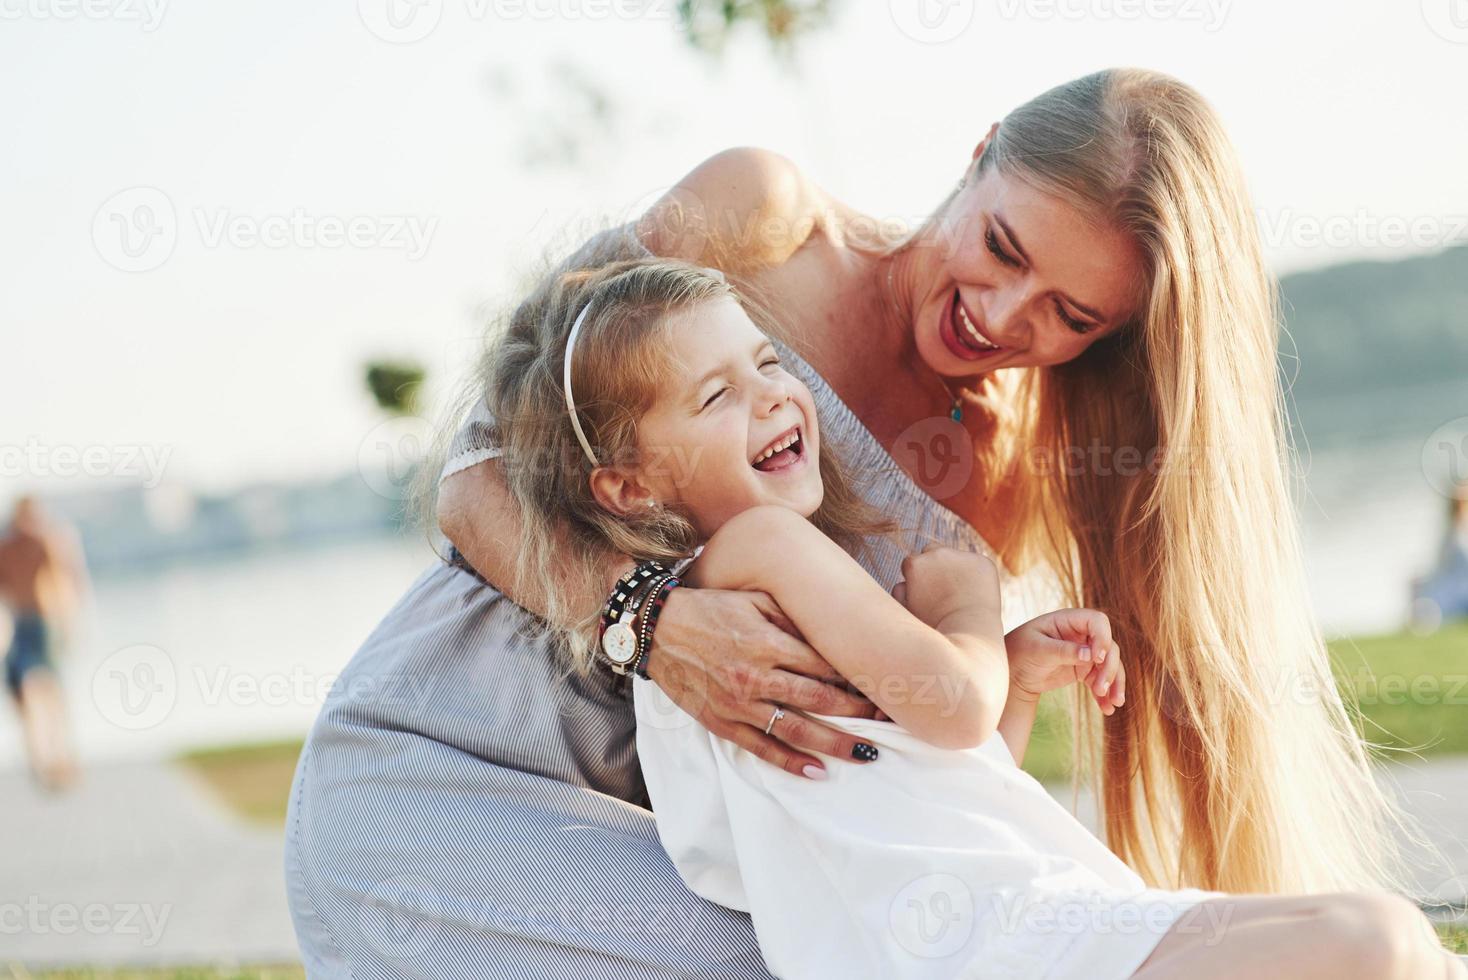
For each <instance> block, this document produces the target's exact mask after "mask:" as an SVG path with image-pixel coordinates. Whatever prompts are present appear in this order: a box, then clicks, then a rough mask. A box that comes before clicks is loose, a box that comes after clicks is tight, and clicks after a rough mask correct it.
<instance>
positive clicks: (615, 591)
mask: <svg viewBox="0 0 1468 980" xmlns="http://www.w3.org/2000/svg"><path fill="white" fill-rule="evenodd" d="M667 570H668V569H667V566H665V565H664V564H663V563H662V562H660V561H657V560H655V559H649V560H647V561H644V562H640V563H638V565H637V567H636V568H634V569H632V571H630V572H628V573H627V574H626V575H623V576H622V577H621V578H620V579H618V580H617V584H616V585H615V586H614V587H613V588H612V594H611V595H610V596H608V597H607V601H606V602H605V603H604V604H603V605H602V607H601V624H600V628H599V629H598V630H597V637H598V638H600V637H601V636H602V635H603V634H605V633H606V631H607V627H608V626H611V625H612V624H613V623H615V622H616V621H617V620H619V619H621V618H622V609H623V607H625V606H626V604H627V600H628V599H630V598H632V597H633V596H635V595H636V594H637V593H638V591H639V590H640V589H641V588H642V587H643V586H644V585H646V584H647V583H648V581H649V580H650V579H652V578H653V577H654V576H656V575H659V574H661V573H663V572H666V571H667Z"/></svg>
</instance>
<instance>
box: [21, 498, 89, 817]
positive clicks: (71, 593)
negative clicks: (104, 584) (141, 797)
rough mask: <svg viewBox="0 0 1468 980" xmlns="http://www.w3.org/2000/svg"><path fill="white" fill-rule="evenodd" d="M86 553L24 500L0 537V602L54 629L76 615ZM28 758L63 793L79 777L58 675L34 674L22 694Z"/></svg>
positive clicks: (37, 772)
mask: <svg viewBox="0 0 1468 980" xmlns="http://www.w3.org/2000/svg"><path fill="white" fill-rule="evenodd" d="M85 583H86V573H85V566H84V564H83V561H82V558H81V549H80V547H79V545H78V544H77V543H76V540H75V537H74V536H73V535H72V534H70V533H69V532H68V531H67V530H66V529H65V528H63V527H62V526H60V525H57V524H55V523H53V522H51V521H49V520H47V519H46V518H45V517H44V516H43V515H42V514H41V513H40V509H39V507H38V506H37V505H36V504H35V503H34V502H32V501H30V500H22V501H21V502H20V504H19V505H18V506H17V508H16V515H15V519H14V520H13V521H12V522H11V525H10V527H9V529H8V530H7V531H6V533H5V535H4V537H0V601H3V602H4V603H5V605H6V606H7V607H9V609H10V610H11V611H12V612H13V613H14V614H16V615H18V616H19V615H26V614H36V615H40V616H41V617H42V618H43V619H44V620H45V621H46V622H47V623H48V624H51V625H52V626H53V627H56V626H59V625H60V624H62V623H63V622H64V621H65V620H66V618H67V617H69V616H71V615H72V614H73V613H74V612H75V610H76V607H77V605H78V603H79V601H80V597H81V594H82V592H83V590H84V589H85ZM16 708H17V711H18V713H19V715H20V722H21V730H22V732H23V734H24V738H25V746H26V757H27V759H28V761H29V763H30V766H31V771H32V773H33V774H34V775H35V777H36V779H37V781H38V782H40V783H41V784H42V785H44V786H47V787H49V788H52V789H60V788H63V787H65V786H66V785H68V784H69V783H71V782H72V781H73V780H74V779H75V778H76V760H75V758H74V757H73V754H72V749H71V744H70V739H69V736H68V732H67V721H66V708H65V700H64V698H63V692H62V690H61V685H60V683H59V682H58V680H57V678H56V675H55V673H54V672H53V671H51V670H50V669H46V668H39V669H34V670H30V671H28V672H27V673H26V674H25V675H24V677H23V678H22V680H21V684H20V690H19V692H18V693H17V696H16Z"/></svg>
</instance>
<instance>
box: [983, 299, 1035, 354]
mask: <svg viewBox="0 0 1468 980" xmlns="http://www.w3.org/2000/svg"><path fill="white" fill-rule="evenodd" d="M1029 309H1030V306H1029V302H1028V298H1027V297H1026V296H1024V295H1023V294H1022V293H1020V292H1018V291H1016V290H1012V289H1003V290H995V291H994V292H992V293H990V294H989V295H988V296H987V297H985V300H984V303H983V311H984V327H985V329H986V330H987V331H988V333H989V336H990V337H991V338H993V340H994V342H995V343H996V344H998V345H999V346H1001V347H1024V346H1025V345H1026V341H1027V339H1028V337H1029V331H1030V323H1029Z"/></svg>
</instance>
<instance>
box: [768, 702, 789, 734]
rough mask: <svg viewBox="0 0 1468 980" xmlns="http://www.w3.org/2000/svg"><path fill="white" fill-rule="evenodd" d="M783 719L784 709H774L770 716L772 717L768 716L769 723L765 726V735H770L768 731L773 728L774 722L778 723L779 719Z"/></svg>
mask: <svg viewBox="0 0 1468 980" xmlns="http://www.w3.org/2000/svg"><path fill="white" fill-rule="evenodd" d="M784 717H785V709H784V708H776V709H775V713H774V714H772V715H770V723H769V724H768V725H766V726H765V734H766V735H768V734H770V729H772V728H774V727H775V722H777V721H779V720H780V719H781V718H784Z"/></svg>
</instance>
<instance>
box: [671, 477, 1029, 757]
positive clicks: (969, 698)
mask: <svg viewBox="0 0 1468 980" xmlns="http://www.w3.org/2000/svg"><path fill="white" fill-rule="evenodd" d="M904 574H905V575H906V576H907V582H906V594H907V606H904V605H903V604H902V603H901V602H898V601H897V600H896V599H895V598H893V597H892V596H891V595H889V594H888V593H887V592H886V591H885V590H883V588H882V587H881V585H879V584H878V583H877V582H876V581H875V580H874V579H873V578H872V577H871V576H870V575H868V574H867V572H866V570H865V569H863V568H862V567H861V566H860V565H859V564H857V563H856V561H855V560H854V559H852V557H851V556H850V555H848V554H847V553H846V552H844V551H842V550H841V548H840V547H839V546H838V545H837V544H836V543H835V542H834V541H832V540H831V539H830V538H828V537H826V536H825V535H824V534H822V533H821V532H820V531H819V530H818V529H817V528H816V527H815V526H814V525H812V524H811V523H810V522H809V521H808V520H806V519H805V518H803V517H801V516H800V515H799V514H797V513H795V512H794V511H791V510H787V509H785V508H782V507H774V506H762V507H755V508H752V509H750V510H747V511H744V512H743V513H741V514H739V515H738V516H736V517H734V518H732V519H731V520H729V521H728V522H726V523H725V524H724V526H723V527H721V528H720V529H719V530H718V532H717V533H715V534H714V536H713V537H712V539H710V541H709V542H708V546H707V547H706V548H705V549H704V553H703V556H702V557H701V558H700V559H699V560H698V562H696V563H695V564H694V566H693V568H692V569H691V574H690V577H691V578H692V579H693V583H694V584H696V585H705V586H711V587H714V588H723V589H756V590H760V591H764V592H768V593H769V594H770V595H771V596H772V597H773V598H774V599H775V601H776V602H777V603H779V605H780V608H781V609H783V610H784V611H785V614H786V615H787V616H789V617H790V620H791V622H792V623H793V624H794V626H795V628H796V629H797V630H799V631H800V634H801V635H802V636H803V637H805V639H806V641H807V642H809V643H810V645H811V646H812V647H814V648H815V649H816V651H817V652H818V653H820V654H821V656H823V657H824V658H825V659H826V660H827V661H828V662H829V663H830V664H831V666H833V667H834V668H836V670H838V671H840V672H841V674H842V675H843V676H845V677H846V678H847V679H848V680H850V681H851V682H852V684H854V685H855V686H856V687H857V688H859V689H860V690H861V691H862V693H863V694H865V695H866V696H867V697H869V698H871V699H872V701H873V702H875V703H876V705H877V707H879V708H881V709H882V710H883V711H884V712H886V713H887V714H888V715H889V716H890V717H891V718H892V720H893V721H895V722H897V723H898V724H900V725H901V726H902V727H903V728H905V729H907V730H908V731H909V732H911V733H912V734H913V735H915V736H917V737H918V738H920V739H922V740H923V741H925V742H928V743H929V744H932V745H936V746H938V747H940V748H949V749H964V748H972V747H974V746H977V745H979V744H981V743H983V742H984V741H986V740H987V739H988V738H989V736H990V735H992V734H993V733H994V732H995V731H996V730H997V727H998V724H999V720H1000V716H1001V713H1002V712H1003V709H1004V696H1005V693H1006V692H1007V690H1008V687H1009V671H1008V660H1007V658H1006V656H1005V651H1004V634H1003V628H1002V626H1001V624H1000V619H999V603H998V577H997V573H995V571H994V568H993V564H992V562H989V560H988V559H986V558H984V557H982V556H980V555H972V554H968V553H965V552H959V551H953V550H950V549H940V550H938V551H929V552H926V553H924V554H922V555H919V556H916V557H914V558H910V559H908V561H907V563H905V564H904Z"/></svg>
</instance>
